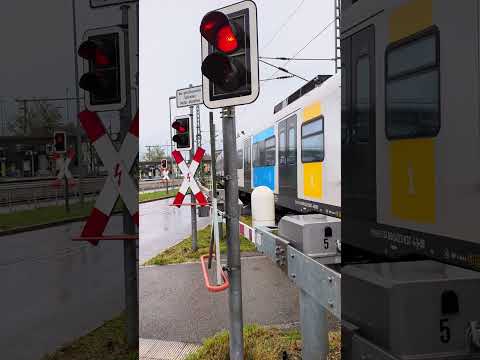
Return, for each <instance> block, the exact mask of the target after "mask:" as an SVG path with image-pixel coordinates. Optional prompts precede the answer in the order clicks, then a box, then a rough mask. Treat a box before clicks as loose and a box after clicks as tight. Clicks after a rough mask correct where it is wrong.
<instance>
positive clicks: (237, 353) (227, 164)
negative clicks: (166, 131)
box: [217, 106, 243, 360]
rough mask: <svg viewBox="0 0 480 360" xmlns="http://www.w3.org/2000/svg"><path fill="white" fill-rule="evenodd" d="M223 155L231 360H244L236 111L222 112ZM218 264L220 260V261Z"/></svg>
mask: <svg viewBox="0 0 480 360" xmlns="http://www.w3.org/2000/svg"><path fill="white" fill-rule="evenodd" d="M222 125H223V155H224V165H223V166H224V171H225V212H226V218H227V267H228V272H229V280H230V287H229V288H228V291H229V297H228V304H229V312H230V314H229V317H230V359H231V360H243V312H242V271H241V263H240V239H239V235H238V222H239V217H240V214H239V206H238V181H237V166H236V164H237V162H236V156H237V150H236V149H237V139H236V133H235V127H236V126H235V107H233V106H227V107H224V108H223V109H222ZM217 261H218V259H217Z"/></svg>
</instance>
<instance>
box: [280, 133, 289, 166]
mask: <svg viewBox="0 0 480 360" xmlns="http://www.w3.org/2000/svg"><path fill="white" fill-rule="evenodd" d="M278 141H279V144H278V154H279V163H280V165H285V164H286V163H287V161H286V158H285V150H286V149H285V144H286V137H285V131H280V133H279V135H278Z"/></svg>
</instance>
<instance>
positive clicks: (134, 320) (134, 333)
mask: <svg viewBox="0 0 480 360" xmlns="http://www.w3.org/2000/svg"><path fill="white" fill-rule="evenodd" d="M129 8H130V7H129V6H128V5H122V6H121V7H120V9H121V10H122V24H123V25H124V26H125V27H126V29H127V31H126V33H125V87H126V102H125V106H124V107H123V109H122V110H120V131H121V136H122V139H124V138H125V137H126V135H127V132H128V129H129V127H130V122H131V121H132V92H131V87H130V47H129V41H128V40H129V39H128V34H129V29H128V9H129ZM123 231H124V233H125V234H132V235H133V234H135V224H134V223H133V220H132V217H131V216H130V213H129V212H128V209H127V208H126V207H124V210H123ZM123 259H124V272H125V305H126V312H127V342H128V345H129V347H132V348H135V347H138V281H137V275H138V274H137V241H132V240H123Z"/></svg>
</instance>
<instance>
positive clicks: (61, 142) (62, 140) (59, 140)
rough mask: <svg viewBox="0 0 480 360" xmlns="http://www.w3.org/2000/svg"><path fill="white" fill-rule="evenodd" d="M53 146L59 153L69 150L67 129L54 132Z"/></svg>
mask: <svg viewBox="0 0 480 360" xmlns="http://www.w3.org/2000/svg"><path fill="white" fill-rule="evenodd" d="M53 148H54V150H55V152H57V153H64V152H66V151H67V134H66V133H65V131H55V132H54V133H53Z"/></svg>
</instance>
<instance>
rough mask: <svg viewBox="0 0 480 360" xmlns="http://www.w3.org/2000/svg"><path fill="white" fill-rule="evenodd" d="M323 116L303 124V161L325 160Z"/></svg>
mask: <svg viewBox="0 0 480 360" xmlns="http://www.w3.org/2000/svg"><path fill="white" fill-rule="evenodd" d="M323 120H324V119H323V116H320V117H319V118H316V119H313V120H310V121H308V122H306V123H304V124H302V162H303V163H309V162H315V161H323V159H324V158H325V145H324V144H325V142H324V141H325V138H324V130H323Z"/></svg>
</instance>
